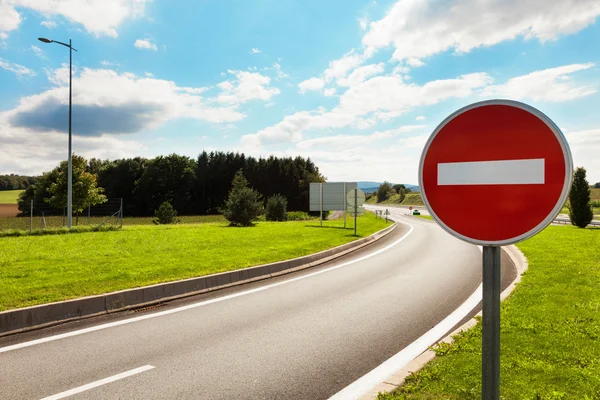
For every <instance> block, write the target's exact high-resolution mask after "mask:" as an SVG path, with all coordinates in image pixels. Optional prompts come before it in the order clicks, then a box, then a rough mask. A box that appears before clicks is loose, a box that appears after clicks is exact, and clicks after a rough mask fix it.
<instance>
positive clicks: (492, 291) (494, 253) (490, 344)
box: [481, 246, 501, 400]
mask: <svg viewBox="0 0 600 400" xmlns="http://www.w3.org/2000/svg"><path fill="white" fill-rule="evenodd" d="M500 250H501V247H499V246H483V320H482V348H481V350H482V352H481V378H482V379H481V380H482V387H481V393H482V398H483V400H498V399H499V398H500Z"/></svg>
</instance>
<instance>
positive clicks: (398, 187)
mask: <svg viewBox="0 0 600 400" xmlns="http://www.w3.org/2000/svg"><path fill="white" fill-rule="evenodd" d="M392 189H394V191H395V192H396V193H398V194H401V193H406V186H404V185H402V184H396V185H394V186H392Z"/></svg>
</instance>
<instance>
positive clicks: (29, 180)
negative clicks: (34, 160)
mask: <svg viewBox="0 0 600 400" xmlns="http://www.w3.org/2000/svg"><path fill="white" fill-rule="evenodd" d="M35 181H36V178H35V177H33V176H23V175H15V174H10V175H0V190H21V189H27V188H28V187H29V186H30V185H33V184H34V183H35Z"/></svg>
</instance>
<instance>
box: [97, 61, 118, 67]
mask: <svg viewBox="0 0 600 400" xmlns="http://www.w3.org/2000/svg"><path fill="white" fill-rule="evenodd" d="M100 65H102V66H103V67H118V66H120V65H121V64H119V63H116V62H110V61H108V60H102V61H100Z"/></svg>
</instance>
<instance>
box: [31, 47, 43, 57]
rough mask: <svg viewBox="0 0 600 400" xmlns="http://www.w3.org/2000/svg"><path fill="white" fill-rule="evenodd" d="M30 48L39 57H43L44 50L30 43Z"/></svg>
mask: <svg viewBox="0 0 600 400" xmlns="http://www.w3.org/2000/svg"><path fill="white" fill-rule="evenodd" d="M30 49H31V51H33V52H34V54H35V55H36V56H38V57H39V58H44V51H43V50H42V49H40V48H39V47H37V46H35V45H33V44H32V45H31V47H30Z"/></svg>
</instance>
